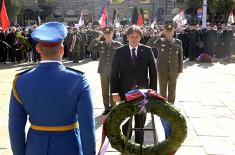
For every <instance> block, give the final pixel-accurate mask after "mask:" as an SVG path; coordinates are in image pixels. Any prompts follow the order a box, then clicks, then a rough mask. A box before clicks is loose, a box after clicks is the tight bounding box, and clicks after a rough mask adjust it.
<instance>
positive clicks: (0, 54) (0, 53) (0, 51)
mask: <svg viewBox="0 0 235 155" xmlns="http://www.w3.org/2000/svg"><path fill="white" fill-rule="evenodd" d="M6 61H7V50H6V48H4V47H0V62H6Z"/></svg>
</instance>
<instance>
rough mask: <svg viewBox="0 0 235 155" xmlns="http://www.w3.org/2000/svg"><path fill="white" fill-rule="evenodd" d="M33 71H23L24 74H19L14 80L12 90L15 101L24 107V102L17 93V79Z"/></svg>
mask: <svg viewBox="0 0 235 155" xmlns="http://www.w3.org/2000/svg"><path fill="white" fill-rule="evenodd" d="M31 69H32V68H31ZM31 69H28V70H26V71H23V72H21V73H19V74H16V76H15V79H14V81H13V89H12V91H13V95H14V97H15V99H16V100H17V101H18V102H19V103H20V104H22V105H23V102H22V100H21V99H20V96H19V94H18V93H17V90H16V82H17V79H18V78H19V77H20V75H22V74H24V73H27V72H28V71H30V70H31Z"/></svg>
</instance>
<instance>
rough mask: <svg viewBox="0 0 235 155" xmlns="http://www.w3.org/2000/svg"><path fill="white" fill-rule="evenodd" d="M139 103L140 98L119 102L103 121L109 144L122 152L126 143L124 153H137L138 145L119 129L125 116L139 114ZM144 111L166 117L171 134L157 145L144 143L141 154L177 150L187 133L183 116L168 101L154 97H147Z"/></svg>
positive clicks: (159, 154)
mask: <svg viewBox="0 0 235 155" xmlns="http://www.w3.org/2000/svg"><path fill="white" fill-rule="evenodd" d="M139 104H140V100H136V101H133V102H130V103H129V102H128V103H126V102H122V103H120V104H119V105H118V106H116V107H114V108H113V109H112V110H111V112H110V114H109V115H108V118H107V121H106V122H105V125H104V129H105V133H106V135H107V137H108V138H109V141H110V143H111V146H112V147H113V148H115V149H116V150H118V151H119V152H121V153H124V148H125V145H127V146H126V150H125V154H128V155H136V154H139V151H140V145H139V144H136V143H133V142H131V141H130V140H128V141H127V138H126V137H125V136H124V135H123V133H122V132H121V129H120V125H121V123H122V122H123V121H124V120H125V119H126V118H128V117H131V116H133V115H136V114H139V112H140V108H139ZM146 111H147V112H148V113H153V114H156V115H158V116H160V117H162V118H164V119H166V120H167V121H168V122H169V123H170V125H171V136H170V138H168V139H166V140H165V141H163V142H161V143H159V144H158V145H157V146H154V145H144V146H143V151H142V152H143V155H167V154H169V153H170V152H172V151H175V150H177V149H178V148H179V147H180V146H181V144H182V143H183V141H184V140H185V138H186V135H187V126H186V121H185V118H184V116H183V115H181V114H180V112H179V111H177V110H176V109H175V108H174V107H173V106H172V105H170V104H169V103H167V102H165V101H161V100H157V99H154V98H149V99H148V104H147V105H146ZM126 142H127V144H126Z"/></svg>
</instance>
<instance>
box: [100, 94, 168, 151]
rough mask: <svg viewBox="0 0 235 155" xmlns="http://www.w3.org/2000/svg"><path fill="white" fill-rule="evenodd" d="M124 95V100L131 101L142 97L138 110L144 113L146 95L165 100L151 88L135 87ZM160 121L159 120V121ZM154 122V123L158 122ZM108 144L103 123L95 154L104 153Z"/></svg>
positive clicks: (146, 101) (146, 100)
mask: <svg viewBox="0 0 235 155" xmlns="http://www.w3.org/2000/svg"><path fill="white" fill-rule="evenodd" d="M125 97H126V101H127V103H128V102H131V101H135V100H137V99H139V98H142V97H143V98H144V99H143V100H142V101H141V102H140V105H139V107H140V112H143V113H145V112H146V105H147V104H148V97H152V98H155V99H158V100H162V101H165V98H164V97H162V96H160V95H159V94H158V93H157V92H156V91H155V90H152V89H135V90H132V91H130V92H128V93H126V94H125ZM106 121H107V119H105V120H104V122H103V124H105V122H106ZM159 122H160V121H159ZM159 122H158V123H155V124H159ZM163 140H164V139H162V140H161V141H163ZM108 146H109V139H108V137H107V136H106V135H105V130H104V125H103V129H102V140H101V146H100V149H99V152H98V154H97V155H104V154H105V152H106V150H107V148H108Z"/></svg>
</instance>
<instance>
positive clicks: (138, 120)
mask: <svg viewBox="0 0 235 155" xmlns="http://www.w3.org/2000/svg"><path fill="white" fill-rule="evenodd" d="M129 121H130V119H129V120H128V121H127V122H126V123H125V124H124V125H123V126H122V132H123V134H124V135H125V136H126V137H127V132H128V126H129ZM145 121H146V113H142V114H138V115H135V128H144V125H145ZM131 128H132V126H131ZM131 136H132V131H131V132H130V136H129V137H127V138H128V139H131ZM135 142H136V143H138V144H143V142H144V132H143V134H142V138H141V132H140V131H135Z"/></svg>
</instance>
